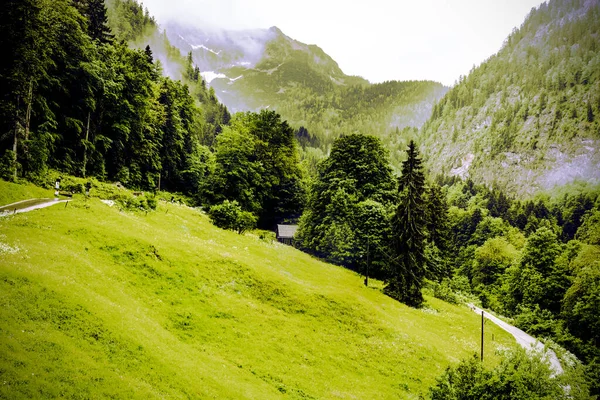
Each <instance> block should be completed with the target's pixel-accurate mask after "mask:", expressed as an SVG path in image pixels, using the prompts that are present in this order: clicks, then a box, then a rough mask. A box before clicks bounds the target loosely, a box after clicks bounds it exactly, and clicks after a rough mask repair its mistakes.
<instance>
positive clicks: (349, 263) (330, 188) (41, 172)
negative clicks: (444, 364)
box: [0, 0, 600, 394]
mask: <svg viewBox="0 0 600 400" xmlns="http://www.w3.org/2000/svg"><path fill="white" fill-rule="evenodd" d="M566 3H568V5H569V7H570V8H569V7H566V5H567V4H566ZM108 5H109V8H108V9H107V8H106V6H105V4H104V2H103V1H102V0H77V1H71V0H52V1H50V0H25V1H23V0H18V1H17V0H10V1H9V2H8V3H7V4H6V5H5V12H3V13H2V15H1V16H0V40H1V44H2V49H3V50H4V51H5V52H6V54H14V57H6V58H4V59H3V60H2V61H0V81H1V82H2V87H3V89H2V96H1V98H0V134H1V136H0V157H1V159H0V176H1V177H2V178H3V179H6V180H18V179H22V178H24V179H28V180H31V181H33V182H38V183H45V181H46V175H47V174H48V171H49V170H56V171H59V172H60V173H63V174H65V175H67V174H68V175H74V176H77V177H81V178H90V177H94V178H96V179H99V180H106V181H113V182H114V181H119V182H121V183H122V184H123V185H125V186H127V187H130V188H133V189H143V190H149V191H155V190H160V189H166V190H169V191H172V192H182V193H183V194H184V195H186V196H187V197H188V198H190V199H191V202H192V203H193V204H194V205H198V206H203V207H205V208H206V209H207V210H208V214H209V216H210V217H211V219H212V221H213V222H214V223H215V224H216V225H218V226H220V227H224V228H228V229H234V230H237V231H238V232H239V233H242V232H244V231H245V230H247V229H251V228H254V227H255V226H259V227H261V228H266V229H269V228H273V226H274V225H275V224H276V223H280V222H296V221H299V233H298V237H297V246H298V247H299V248H301V249H303V250H305V251H307V252H310V253H311V254H314V255H316V256H318V257H320V258H323V259H325V260H327V261H330V262H332V263H335V264H338V265H342V266H344V267H347V268H350V269H352V270H355V271H357V272H358V273H361V274H364V275H365V276H366V280H365V283H368V277H376V278H379V279H382V280H383V281H384V282H385V288H384V291H385V293H386V294H388V295H389V296H390V297H392V298H394V299H397V300H399V301H401V302H403V303H405V304H408V305H410V306H412V307H422V306H423V305H424V301H425V299H424V297H423V291H427V290H429V291H430V292H431V293H432V294H433V295H434V296H436V297H439V298H441V299H443V300H446V301H449V302H455V303H456V302H459V301H461V299H462V300H468V301H475V302H480V303H481V304H482V305H483V306H484V307H486V308H489V309H491V310H494V311H496V312H498V313H501V314H503V315H505V316H507V317H510V318H512V319H513V320H514V321H515V323H516V325H517V326H519V327H521V328H522V329H524V330H526V331H528V332H531V333H532V334H535V335H537V336H538V337H544V338H547V339H549V340H551V341H552V342H555V343H558V344H559V345H561V346H563V347H564V348H566V349H567V350H569V351H571V352H572V353H573V354H575V355H576V356H577V357H579V358H580V359H581V360H582V361H583V362H585V364H586V368H587V374H588V381H589V382H591V385H592V388H591V389H592V392H593V393H594V394H599V393H600V386H599V382H600V319H599V317H598V316H599V315H600V192H599V191H598V190H594V189H593V188H591V187H590V186H584V187H583V189H581V190H576V188H575V186H573V187H569V186H567V187H565V188H564V189H563V190H564V193H561V192H560V191H559V190H556V191H555V192H554V193H552V196H550V195H548V196H542V195H539V196H538V197H535V198H534V197H531V198H528V199H526V200H524V199H525V198H524V197H522V198H516V197H513V194H512V192H511V191H507V190H505V188H503V187H501V186H499V185H495V184H492V182H493V180H487V181H486V180H485V179H483V178H482V177H480V178H481V179H465V180H461V179H460V178H458V177H456V176H454V177H449V176H448V174H440V175H437V176H434V175H433V174H431V175H430V174H429V173H428V170H427V168H426V167H425V165H424V162H423V160H422V157H421V155H420V149H419V147H418V146H417V143H416V142H415V141H413V140H411V139H412V138H413V137H418V136H419V134H418V132H417V131H416V129H411V128H406V129H404V131H403V132H402V133H400V131H399V130H396V129H394V131H393V133H394V135H395V137H394V138H392V136H389V135H388V134H378V132H373V134H374V135H372V136H368V135H360V134H354V133H353V129H356V130H361V129H362V128H360V129H359V127H360V126H361V125H360V123H361V122H360V121H359V120H360V118H359V117H357V115H358V116H360V115H361V113H360V112H359V109H360V110H364V109H367V110H369V112H367V114H369V115H372V118H374V119H377V120H378V121H380V122H381V121H382V120H383V119H385V118H384V116H385V114H386V112H387V111H389V110H386V106H385V105H386V104H387V103H386V101H385V98H386V97H389V96H392V97H393V96H396V95H395V94H394V93H396V94H397V95H398V96H400V97H399V98H403V97H402V96H407V97H405V98H412V97H411V96H414V97H415V98H420V97H419V96H421V95H422V93H423V92H422V91H421V89H422V86H423V85H425V86H427V85H429V86H431V87H430V89H432V90H433V91H435V90H436V85H435V84H433V83H418V84H417V83H414V82H408V83H393V82H388V83H385V84H381V85H378V86H374V87H361V86H360V85H358V86H352V87H348V88H345V89H340V90H337V89H336V90H333V91H332V92H329V91H327V90H323V92H322V93H321V94H320V96H321V97H310V98H304V99H303V98H302V97H301V96H300V95H299V96H298V97H299V102H300V104H302V106H301V107H297V108H294V109H293V110H292V109H291V108H290V109H289V110H287V111H285V107H284V108H283V109H282V113H284V112H289V113H292V112H298V113H300V114H299V115H298V117H297V119H301V120H304V119H307V118H309V116H311V115H317V116H318V113H317V114H314V113H308V112H307V113H306V114H302V113H304V112H305V111H306V110H312V109H318V110H328V109H329V106H327V107H324V106H322V105H318V104H316V103H319V102H321V103H323V104H329V105H333V106H332V107H334V108H335V109H337V111H336V112H335V113H332V114H331V115H329V116H327V117H326V118H325V117H324V116H319V117H318V118H321V117H323V118H325V119H323V120H321V119H320V121H321V122H322V121H325V120H327V121H329V122H328V123H331V124H334V125H336V126H342V127H344V126H345V127H346V128H347V129H348V131H347V132H346V131H343V130H342V131H339V132H338V133H339V135H338V133H336V134H335V135H332V136H331V135H329V134H327V133H324V132H327V130H328V128H324V129H325V130H324V132H319V130H318V129H316V130H313V131H311V130H309V129H307V128H306V127H304V126H293V127H292V126H290V124H288V122H287V121H286V120H284V118H282V117H281V116H280V115H279V114H278V113H276V112H274V111H269V110H262V111H259V112H246V113H237V114H235V115H233V116H231V115H230V114H229V111H228V110H227V108H226V107H225V106H223V105H222V104H220V103H219V102H218V100H217V98H216V96H215V93H214V90H212V89H209V88H207V86H206V83H205V82H204V81H203V79H202V76H201V74H200V71H199V69H198V67H196V66H195V65H194V63H193V57H192V54H191V53H190V54H188V55H187V56H182V55H181V54H180V53H178V51H177V50H176V49H174V48H173V47H172V46H171V45H170V44H169V43H168V40H167V39H166V36H165V35H164V34H161V33H160V32H159V31H158V27H157V25H156V22H155V21H154V20H153V18H152V17H150V15H149V13H148V11H147V10H144V9H143V8H142V7H141V6H140V5H139V4H138V3H137V2H136V1H134V0H112V1H110V2H108ZM597 6H598V3H597V2H586V3H585V4H584V3H583V2H577V1H567V0H557V1H553V2H550V4H544V5H542V6H541V7H540V9H539V10H536V11H534V12H532V13H531V14H530V17H529V18H528V20H527V21H526V23H525V24H524V26H523V27H522V28H521V29H520V30H518V31H516V32H515V33H513V35H511V36H510V38H509V39H508V41H507V45H506V46H505V48H504V49H503V50H502V52H500V53H499V55H497V56H495V58H493V59H492V60H490V61H488V62H487V63H484V64H483V65H482V66H481V67H479V68H477V69H475V70H474V71H473V72H472V74H470V75H469V77H467V78H465V79H463V80H461V82H460V83H459V84H457V85H456V86H455V87H454V88H453V89H451V90H450V92H449V93H448V95H446V97H444V98H443V99H442V100H441V101H440V102H439V103H438V104H437V105H436V106H435V107H434V109H433V115H432V117H431V120H430V121H429V122H428V123H427V124H426V126H425V127H424V130H423V131H422V132H421V134H422V135H423V136H422V137H421V139H422V140H423V142H424V146H423V148H424V149H427V151H428V152H429V153H427V154H428V158H427V159H426V161H428V162H429V163H430V164H431V163H432V161H431V160H432V159H433V158H435V157H437V156H439V157H442V155H444V157H446V160H447V157H452V152H450V153H449V155H447V156H446V155H445V153H444V150H443V149H442V148H441V147H440V150H439V152H438V153H436V152H434V151H433V150H432V146H433V144H432V143H434V142H436V140H437V138H438V137H441V138H446V139H447V136H448V135H447V134H448V130H447V129H446V128H447V127H448V126H449V125H448V124H450V123H451V122H449V121H455V118H456V116H457V115H458V116H460V118H461V119H462V121H464V126H467V125H469V124H472V123H476V122H473V121H475V120H476V119H477V118H479V117H477V116H478V115H479V114H480V113H484V112H488V111H489V110H490V106H489V104H487V102H488V101H491V100H489V99H491V98H495V97H494V95H493V94H494V93H497V94H499V96H500V97H499V101H498V102H497V104H499V105H500V106H499V107H498V108H496V109H495V111H494V113H495V114H494V117H493V118H492V120H491V121H492V122H491V124H490V126H489V127H486V128H485V129H487V130H486V131H485V132H488V133H490V132H491V133H492V134H490V135H488V136H481V137H480V139H481V140H480V141H479V142H477V140H479V139H476V140H475V143H479V145H477V146H488V147H489V148H490V149H491V150H490V151H491V153H490V154H491V155H490V157H492V158H494V157H500V155H501V153H502V152H506V151H509V150H516V149H517V147H515V146H517V144H518V143H521V145H523V146H525V145H527V146H531V147H533V150H535V148H538V147H539V148H545V146H550V143H554V142H555V141H556V139H557V138H563V139H565V140H566V139H573V138H574V137H575V138H588V137H592V136H593V135H596V134H597V131H598V119H597V115H598V113H599V112H600V111H599V110H600V109H599V108H598V107H599V104H600V103H599V100H598V93H597V89H598V82H599V81H598V80H597V79H596V78H597V74H598V70H597V68H591V69H590V68H589V66H590V65H592V66H593V65H596V64H597V63H596V61H597V53H596V52H595V47H594V46H596V45H595V43H596V41H597V39H598V37H597V33H596V31H594V30H593V29H596V28H597V26H596V25H597V24H596V25H594V24H593V22H597V21H598V15H599V14H598V7H597ZM565 7H566V8H565ZM583 7H585V9H586V13H584V14H582V15H577V18H573V19H571V20H569V22H568V23H567V22H565V23H563V24H559V26H560V27H561V29H563V30H561V31H560V33H557V34H556V35H558V36H555V35H554V34H553V35H548V36H547V37H545V39H544V40H547V41H548V42H547V43H550V45H551V46H553V48H554V49H558V50H557V51H548V52H546V51H542V52H536V50H535V49H536V47H527V48H526V49H523V51H524V53H523V54H522V56H523V57H525V59H527V60H536V62H535V63H534V64H535V65H538V66H539V69H536V68H532V69H531V70H530V69H527V72H524V71H523V70H521V69H519V68H521V67H519V65H520V64H519V63H511V62H509V59H507V60H505V61H502V60H504V59H505V58H506V57H508V56H507V55H508V54H512V53H511V51H512V50H514V49H516V48H517V47H518V46H520V43H521V44H522V43H523V38H525V37H530V36H532V35H534V33H535V32H537V28H536V27H538V26H539V25H540V24H549V23H551V21H555V20H556V19H562V18H563V17H565V15H567V14H564V13H563V11H562V10H564V9H569V10H573V9H575V10H579V9H582V8H583ZM569 15H570V14H569ZM586 24H590V25H589V26H590V29H592V31H591V32H592V34H591V36H590V35H587V34H586V32H588V33H589V32H590V31H585V30H584V29H583V28H582V27H585V26H586ZM557 29H558V28H557ZM555 37H560V38H564V40H563V39H560V41H559V43H552V40H554V38H555ZM587 37H592V39H589V43H588V42H585V40H584V39H585V38H587ZM148 38H150V39H151V40H152V41H153V42H158V41H160V42H161V43H162V44H161V45H157V47H158V48H160V57H159V56H158V55H157V53H158V52H155V51H153V47H152V46H150V45H146V46H145V48H143V49H134V48H132V47H135V46H132V47H130V45H131V44H132V43H137V44H138V45H140V43H143V42H144V40H148ZM565 41H566V42H565ZM563 42H565V43H563ZM544 43H546V42H544ZM575 44H579V45H578V46H575ZM527 49H529V50H527ZM561 49H562V50H561ZM564 49H569V50H568V51H566V50H564ZM509 50H510V51H509ZM159 58H162V59H163V61H162V62H161V61H159ZM494 60H495V61H494ZM498 60H500V61H498ZM594 63H596V64H594ZM495 65H500V66H501V67H498V68H499V69H498V70H497V73H498V74H500V71H502V73H501V75H502V79H500V78H497V79H496V78H493V79H492V78H490V77H492V76H496V75H493V74H492V75H490V74H491V72H489V71H488V72H486V71H487V69H492V67H494V66H495ZM494 68H496V67H494ZM514 68H517V69H514ZM166 69H168V70H169V72H168V73H167V72H166ZM174 71H178V74H179V76H178V77H177V78H178V79H173V77H166V76H165V75H167V74H168V75H173V74H174ZM530 71H531V72H530ZM536 71H537V72H536ZM542 71H549V72H545V73H542ZM484 77H486V78H485V79H484ZM530 77H531V78H530ZM534 77H536V78H535V79H534ZM517 81H519V82H521V81H527V82H528V83H527V84H526V85H521V86H518V87H519V90H518V91H517V90H516V88H517V86H516V83H515V82H517ZM326 87H330V86H326ZM482 88H483V89H482ZM437 89H439V88H437ZM484 89H485V90H484ZM319 90H322V88H321V89H319ZM512 92H514V93H518V94H514V95H513V94H511V93H512ZM382 93H387V94H385V95H384V94H382ZM533 99H537V100H535V101H534V100H533ZM567 99H569V100H567ZM313 103H315V104H313ZM290 107H291V106H290ZM382 110H383V111H382ZM486 110H487V111H486ZM486 115H487V114H486ZM315 118H317V117H315ZM356 118H358V119H359V120H357V119H356ZM550 120H552V121H554V122H552V124H551V125H548V124H546V123H547V122H548V121H550ZM342 121H344V122H342ZM369 121H370V120H368V121H364V122H365V124H366V125H365V126H367V125H368V126H369V127H370V129H373V126H374V125H373V124H372V122H369ZM381 123H383V122H381ZM344 124H348V125H347V126H346V125H344ZM549 126H552V129H550V128H549ZM455 127H456V130H454V132H457V133H456V135H454V138H453V139H452V140H451V142H452V143H456V144H458V145H463V144H464V143H465V141H466V140H467V139H465V138H467V137H468V138H471V136H467V135H463V136H464V138H463V137H461V134H460V132H465V131H461V130H459V129H458V126H455ZM346 128H344V129H346ZM365 129H366V128H365ZM460 129H466V128H465V127H461V128H460ZM377 130H379V132H386V128H384V127H383V126H379V125H377ZM436 132H439V135H440V136H436ZM532 132H537V133H536V134H537V135H540V136H539V140H538V139H532V138H531V137H529V136H528V135H529V134H530V133H532ZM342 133H345V134H343V135H342ZM532 134H533V133H532ZM337 136H339V137H337ZM377 136H382V137H384V139H383V140H382V139H380V138H378V137H377ZM483 138H485V140H488V139H489V140H491V142H490V143H487V142H485V143H484V139H483ZM543 138H545V139H543ZM552 138H554V139H552ZM542 139H543V140H542ZM469 140H471V139H469ZM389 141H392V142H393V143H394V146H395V147H394V146H390V142H389ZM442 143H443V142H442ZM406 144H407V145H408V148H407V149H406V146H405V145H406ZM386 145H387V148H386ZM490 146H491V147H490ZM390 147H391V149H392V154H390V151H389V148H390ZM400 147H401V148H402V149H403V152H402V154H398V153H397V149H398V148H400ZM329 148H330V152H329V154H328V155H327V157H326V156H325V155H326V152H325V151H323V149H327V150H329ZM486 148H487V147H486ZM404 150H406V151H404ZM436 151H437V150H436ZM436 154H437V156H436ZM478 154H479V153H478ZM392 156H393V157H394V158H395V159H396V160H397V163H398V165H397V169H398V170H399V173H398V174H395V173H394V169H393V168H392V164H393V163H392V162H391V157H392ZM442 159H443V158H442ZM400 161H401V162H400ZM436 162H437V161H436ZM478 163H481V161H476V163H475V167H477V165H480V164H478ZM448 165H451V163H449V164H448ZM434 170H435V169H434ZM442 171H445V172H448V169H447V168H446V169H444V168H442ZM483 182H485V183H487V185H484V184H482V183H483ZM465 365H466V366H468V365H470V364H468V363H467V364H465Z"/></svg>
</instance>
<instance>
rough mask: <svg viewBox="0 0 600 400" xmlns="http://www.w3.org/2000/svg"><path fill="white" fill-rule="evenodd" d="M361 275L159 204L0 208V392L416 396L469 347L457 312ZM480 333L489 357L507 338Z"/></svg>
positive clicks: (467, 318)
mask: <svg viewBox="0 0 600 400" xmlns="http://www.w3.org/2000/svg"><path fill="white" fill-rule="evenodd" d="M6 190H20V189H14V186H12V184H8V183H6V182H2V181H0V193H1V192H4V191H6ZM19 193H20V192H19ZM23 194H25V191H23ZM7 197H9V196H7ZM13 197H15V196H13ZM17 197H18V196H17ZM17 200H18V199H17ZM11 201H15V200H14V198H13V199H11ZM370 282H371V283H372V287H369V288H366V287H365V286H364V285H363V283H362V277H360V276H359V275H357V274H355V273H354V272H351V271H348V270H346V269H344V268H340V267H337V266H333V265H329V264H326V263H323V262H320V261H318V260H316V259H314V258H311V257H310V256H308V255H306V254H304V253H302V252H300V251H298V250H295V249H293V248H291V247H287V246H284V245H280V244H278V243H273V242H272V241H271V240H265V239H260V238H259V237H258V236H256V235H252V234H246V235H243V236H242V235H238V234H236V233H233V232H229V231H224V230H221V229H218V228H215V227H214V226H212V225H211V223H210V222H209V220H208V217H207V216H205V215H204V214H202V213H201V212H200V211H199V210H197V209H193V208H189V207H187V206H181V205H175V204H170V203H166V202H162V201H161V202H159V205H158V209H157V210H156V211H152V212H149V213H145V212H130V211H120V210H119V208H118V207H109V206H107V205H105V204H103V203H101V202H100V201H99V200H98V199H89V200H85V199H84V198H83V196H81V195H75V196H74V198H73V200H72V201H70V202H69V203H68V205H67V206H66V207H65V205H63V204H59V205H56V206H52V207H49V208H45V209H41V210H36V211H33V212H30V213H25V214H17V215H11V216H6V217H2V218H0V304H1V307H0V398H10V399H19V398H23V399H29V398H55V397H67V398H82V399H83V398H86V399H87V398H143V399H153V398H201V399H206V398H215V399H270V398H290V399H296V398H297V399H321V398H325V399H336V398H343V399H388V398H401V399H417V398H418V397H419V395H420V394H422V395H426V394H427V388H428V387H429V386H430V385H432V384H433V383H434V382H435V378H436V377H437V376H438V375H440V374H441V373H442V372H443V370H444V369H445V368H446V367H447V366H448V365H450V364H454V363H457V362H458V361H459V360H460V359H461V358H464V357H468V356H470V355H471V354H473V353H475V352H478V351H479V335H480V330H479V329H480V317H479V316H477V315H476V314H474V313H472V312H471V311H470V310H469V309H468V308H467V307H466V306H460V307H459V306H454V305H450V304H447V303H444V302H442V301H440V300H438V299H435V298H430V297H427V304H428V307H427V308H425V309H420V310H418V309H412V308H409V307H406V306H404V305H402V304H400V303H397V302H396V301H394V300H392V299H390V298H388V297H386V296H385V295H383V294H382V293H381V287H382V284H381V282H377V281H370ZM486 332H487V336H486V339H487V342H486V349H485V351H486V353H487V355H488V356H489V357H488V358H487V359H486V363H490V364H493V363H496V362H498V357H499V355H497V354H495V353H496V351H497V350H498V349H499V348H507V347H511V346H515V342H514V340H512V337H511V336H509V335H508V334H507V333H505V332H504V331H501V330H500V329H499V328H497V327H495V326H494V325H492V324H489V323H488V324H486ZM492 334H493V336H494V341H492V340H491V337H492Z"/></svg>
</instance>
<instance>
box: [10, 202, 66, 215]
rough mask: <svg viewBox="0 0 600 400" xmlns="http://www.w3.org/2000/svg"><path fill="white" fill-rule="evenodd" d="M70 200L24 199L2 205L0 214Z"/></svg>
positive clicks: (22, 211) (35, 208)
mask: <svg viewBox="0 0 600 400" xmlns="http://www.w3.org/2000/svg"><path fill="white" fill-rule="evenodd" d="M66 201H68V200H57V199H29V200H23V201H19V202H16V203H12V204H8V205H6V206H2V207H0V216H4V215H10V214H17V213H24V212H28V211H33V210H37V209H39V208H45V207H50V206H53V205H55V204H59V203H64V202H66Z"/></svg>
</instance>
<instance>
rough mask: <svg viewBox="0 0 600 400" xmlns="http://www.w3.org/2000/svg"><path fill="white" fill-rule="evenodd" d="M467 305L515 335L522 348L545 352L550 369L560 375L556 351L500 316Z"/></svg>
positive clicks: (561, 371) (560, 367) (561, 370)
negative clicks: (545, 347)
mask: <svg viewBox="0 0 600 400" xmlns="http://www.w3.org/2000/svg"><path fill="white" fill-rule="evenodd" d="M469 307H470V308H471V310H473V311H474V312H476V313H477V314H479V315H481V313H482V312H483V315H484V316H485V317H486V318H487V319H489V320H490V321H492V322H493V323H494V324H496V325H498V326H499V327H500V328H502V329H504V330H505V331H506V332H508V333H510V334H511V335H513V336H514V337H515V339H516V340H517V343H519V344H520V345H521V346H522V347H523V348H525V349H527V350H529V349H531V348H534V349H535V350H538V351H542V352H545V355H546V357H547V358H548V359H549V360H550V365H551V367H552V369H553V370H554V373H555V374H557V375H560V374H562V373H563V368H562V366H561V365H560V361H558V357H556V353H554V351H552V350H550V349H544V345H543V344H542V343H541V342H540V341H539V340H537V339H536V338H534V337H533V336H531V335H528V334H527V333H525V332H523V331H522V330H520V329H519V328H517V327H515V326H512V325H510V324H507V323H506V322H504V321H502V320H501V319H500V318H496V317H494V316H493V315H492V314H490V313H488V312H485V311H484V310H482V309H481V308H479V307H476V306H474V305H473V304H469Z"/></svg>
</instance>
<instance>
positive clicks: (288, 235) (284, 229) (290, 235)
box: [277, 225, 298, 246]
mask: <svg viewBox="0 0 600 400" xmlns="http://www.w3.org/2000/svg"><path fill="white" fill-rule="evenodd" d="M297 230H298V225H277V240H278V241H280V242H281V243H283V244H288V245H290V246H292V245H293V244H294V235H295V234H296V231H297Z"/></svg>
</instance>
